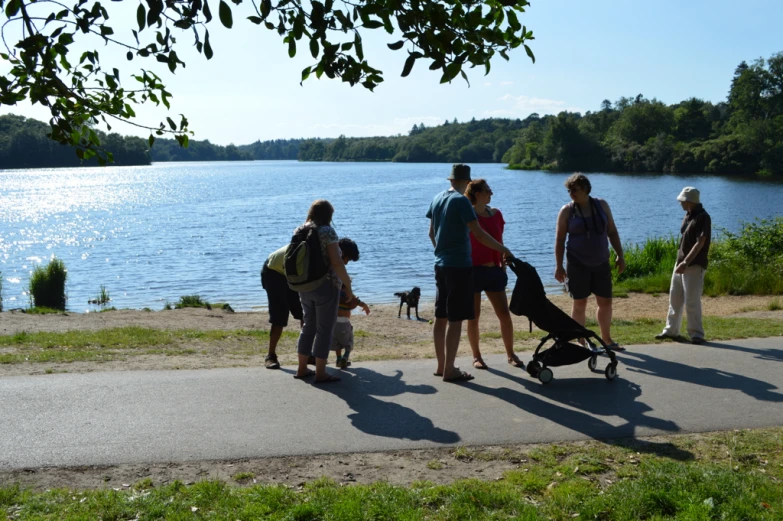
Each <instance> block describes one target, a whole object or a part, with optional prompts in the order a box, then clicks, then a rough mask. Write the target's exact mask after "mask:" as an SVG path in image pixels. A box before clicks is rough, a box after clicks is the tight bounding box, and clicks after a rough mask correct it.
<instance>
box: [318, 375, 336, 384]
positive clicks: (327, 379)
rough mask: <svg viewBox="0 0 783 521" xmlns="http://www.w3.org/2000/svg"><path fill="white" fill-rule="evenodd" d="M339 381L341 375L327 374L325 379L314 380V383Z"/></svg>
mask: <svg viewBox="0 0 783 521" xmlns="http://www.w3.org/2000/svg"><path fill="white" fill-rule="evenodd" d="M339 381H340V377H339V376H334V375H332V374H330V375H329V376H327V377H326V378H324V379H323V380H313V383H314V384H328V383H332V382H339Z"/></svg>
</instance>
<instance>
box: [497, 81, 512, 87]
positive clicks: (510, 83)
mask: <svg viewBox="0 0 783 521" xmlns="http://www.w3.org/2000/svg"><path fill="white" fill-rule="evenodd" d="M513 84H514V82H513V81H501V82H500V85H501V86H502V87H507V86H509V85H513Z"/></svg>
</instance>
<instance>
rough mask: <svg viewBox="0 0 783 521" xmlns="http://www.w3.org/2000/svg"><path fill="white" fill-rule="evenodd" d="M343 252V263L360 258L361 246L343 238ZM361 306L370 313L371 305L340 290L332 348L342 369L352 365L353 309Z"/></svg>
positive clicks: (341, 241) (341, 242)
mask: <svg viewBox="0 0 783 521" xmlns="http://www.w3.org/2000/svg"><path fill="white" fill-rule="evenodd" d="M338 244H339V246H340V252H341V254H342V258H343V263H344V264H348V262H349V261H353V262H356V261H358V260H359V247H358V246H357V245H356V243H355V242H353V241H352V240H351V239H348V238H343V239H340V242H339V243H338ZM358 306H360V307H361V308H362V310H364V314H365V315H369V314H370V307H369V306H368V305H367V304H365V303H364V302H362V301H361V300H359V297H357V296H355V295H354V297H353V299H351V300H350V301H349V300H348V298H347V297H346V294H345V291H343V290H340V302H339V304H338V307H337V323H336V324H335V325H334V333H333V334H332V350H333V351H334V352H335V354H336V355H337V362H336V363H335V365H336V366H337V367H338V368H340V369H345V368H346V367H348V366H349V365H351V361H350V356H351V351H353V326H352V325H351V310H352V309H355V308H356V307H358ZM343 350H345V353H343Z"/></svg>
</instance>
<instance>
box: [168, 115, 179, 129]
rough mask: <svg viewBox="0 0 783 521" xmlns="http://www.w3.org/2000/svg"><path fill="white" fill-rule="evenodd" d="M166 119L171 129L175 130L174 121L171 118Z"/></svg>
mask: <svg viewBox="0 0 783 521" xmlns="http://www.w3.org/2000/svg"><path fill="white" fill-rule="evenodd" d="M166 121H168V123H169V126H170V127H171V130H177V124H176V123H174V120H173V119H171V118H168V117H167V118H166Z"/></svg>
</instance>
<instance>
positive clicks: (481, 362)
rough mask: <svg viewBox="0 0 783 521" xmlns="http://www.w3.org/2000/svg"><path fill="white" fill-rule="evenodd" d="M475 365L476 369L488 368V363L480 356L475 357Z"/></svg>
mask: <svg viewBox="0 0 783 521" xmlns="http://www.w3.org/2000/svg"><path fill="white" fill-rule="evenodd" d="M473 367H474V368H476V369H486V368H487V364H486V363H485V362H484V360H482V359H481V357H478V358H474V359H473Z"/></svg>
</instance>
